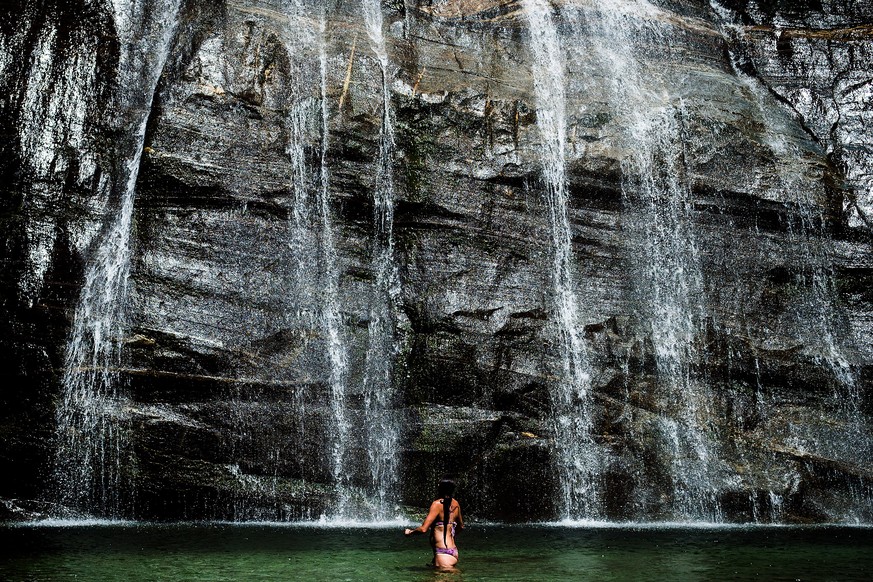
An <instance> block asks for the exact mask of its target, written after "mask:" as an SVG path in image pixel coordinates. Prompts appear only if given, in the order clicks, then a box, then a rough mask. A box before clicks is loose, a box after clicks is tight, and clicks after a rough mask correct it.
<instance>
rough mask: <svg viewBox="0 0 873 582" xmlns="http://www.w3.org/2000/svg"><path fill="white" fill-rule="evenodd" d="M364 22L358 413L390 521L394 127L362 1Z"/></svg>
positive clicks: (369, 14) (382, 515)
mask: <svg viewBox="0 0 873 582" xmlns="http://www.w3.org/2000/svg"><path fill="white" fill-rule="evenodd" d="M363 11H364V21H365V24H366V29H367V35H368V36H369V38H370V45H371V48H372V50H373V52H374V53H375V54H376V58H377V59H378V60H379V67H380V72H381V76H382V123H381V127H380V132H379V166H378V170H377V174H376V183H375V185H374V220H375V242H374V249H373V259H372V269H373V273H374V275H375V279H376V280H375V289H374V293H373V300H372V303H371V306H370V321H369V325H368V336H369V346H368V349H367V358H366V371H365V377H364V409H365V410H364V411H365V416H366V418H365V423H366V426H364V427H363V431H364V434H366V441H365V447H366V449H367V457H368V465H369V469H370V486H371V488H372V490H371V492H372V493H373V494H374V495H375V496H376V501H375V506H374V514H375V517H376V518H378V519H386V518H388V517H391V516H390V514H389V512H390V510H391V507H390V506H389V500H390V499H391V498H392V494H393V490H394V488H395V484H396V479H397V470H398V462H397V461H398V459H397V451H398V441H399V438H400V434H399V427H398V422H397V418H396V412H395V407H396V402H395V383H394V378H393V370H394V356H395V353H394V352H395V344H394V315H393V309H392V305H393V302H394V298H395V297H396V296H397V294H398V293H399V290H398V284H399V283H398V280H397V274H396V272H395V266H394V178H393V162H394V121H393V118H392V110H391V95H390V90H389V68H388V67H389V63H388V51H387V48H386V45H385V36H384V34H383V31H382V28H383V22H382V11H381V3H380V2H379V0H363Z"/></svg>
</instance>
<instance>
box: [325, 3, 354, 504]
mask: <svg viewBox="0 0 873 582" xmlns="http://www.w3.org/2000/svg"><path fill="white" fill-rule="evenodd" d="M319 33H320V42H319V77H320V79H321V83H320V87H321V160H320V161H321V167H320V171H319V190H318V209H319V213H320V215H321V251H322V254H321V259H322V266H321V269H320V272H321V273H322V276H323V281H324V284H323V285H322V288H323V289H324V297H323V301H324V303H323V306H322V324H323V326H324V333H325V336H326V337H327V340H328V345H327V348H328V355H329V358H330V395H331V399H330V402H331V414H332V416H333V428H334V431H333V434H332V435H331V440H330V461H331V467H330V469H331V475H332V476H333V479H334V482H335V483H337V484H338V485H339V501H338V504H337V509H336V512H337V514H338V515H339V516H345V515H346V513H347V511H348V502H349V500H348V494H347V491H348V489H349V487H348V471H346V463H347V462H348V461H347V458H346V457H347V454H348V453H347V450H346V445H347V441H348V438H349V431H350V426H349V420H348V411H347V402H346V377H347V376H346V375H347V371H348V356H347V353H348V352H347V348H346V340H345V338H344V337H343V335H342V320H341V316H340V310H339V272H338V268H337V254H336V247H335V243H334V234H333V218H332V216H331V211H330V172H329V167H328V161H327V155H328V151H329V148H330V110H329V109H328V101H327V9H326V8H325V7H322V10H321V18H320V25H319Z"/></svg>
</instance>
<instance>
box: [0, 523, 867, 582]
mask: <svg viewBox="0 0 873 582" xmlns="http://www.w3.org/2000/svg"><path fill="white" fill-rule="evenodd" d="M0 544H2V545H0V547H2V548H3V552H2V553H0V580H15V581H17V580H27V581H41V580H72V579H75V580H124V581H125V582H133V581H138V580H186V581H197V580H209V581H225V580H240V581H243V580H245V581H249V580H298V579H300V580H303V579H306V580H340V581H345V580H353V581H356V580H380V581H395V580H396V581H401V580H402V581H440V582H443V581H445V582H448V581H454V580H459V581H460V580H464V581H474V580H483V581H489V580H536V581H545V582H549V581H557V580H561V581H563V580H598V581H600V580H871V579H873V552H871V551H870V550H871V548H873V529H871V528H853V527H809V528H797V527H766V528H765V527H756V528H737V527H733V528H706V527H697V528H683V527H671V528H654V527H640V526H637V527H608V528H603V527H572V528H571V527H560V526H554V527H550V526H476V525H473V526H472V527H470V528H468V530H466V531H464V532H462V533H461V534H459V536H458V545H459V546H460V549H461V562H460V566H461V568H460V572H457V573H451V574H446V573H436V572H434V571H432V570H431V569H430V568H428V567H427V565H426V564H427V562H428V561H429V560H430V557H431V555H430V548H429V546H428V543H427V539H426V537H425V536H416V537H413V538H405V537H404V536H403V535H402V533H401V530H400V528H391V529H373V528H353V527H350V528H342V527H333V528H320V527H311V526H301V525H292V526H281V525H246V526H240V525H231V524H217V525H216V524H213V525H163V526H162V525H137V524H128V525H117V524H116V525H96V526H95V525H90V526H77V525H71V526H59V525H53V526H45V525H42V526H13V527H3V528H0Z"/></svg>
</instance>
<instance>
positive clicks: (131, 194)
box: [54, 0, 179, 516]
mask: <svg viewBox="0 0 873 582" xmlns="http://www.w3.org/2000/svg"><path fill="white" fill-rule="evenodd" d="M150 4H153V3H150ZM113 6H114V8H115V10H116V13H115V23H116V30H117V31H118V34H119V38H120V39H121V47H122V48H121V58H120V63H119V66H118V70H119V78H118V80H117V88H118V91H119V95H118V108H117V111H120V112H122V115H127V114H129V115H130V117H129V118H122V119H121V120H119V121H121V122H122V123H124V121H125V119H126V120H128V121H129V122H130V125H129V126H127V127H125V129H126V130H127V131H128V132H129V136H130V142H129V143H130V150H129V151H127V152H126V160H125V161H124V163H123V164H122V165H121V167H120V168H119V169H118V172H117V175H116V176H114V184H113V190H112V191H113V193H114V194H117V195H118V197H119V198H120V207H119V208H118V212H117V214H116V215H115V217H114V218H113V219H112V220H111V222H110V224H109V225H108V228H107V230H106V231H105V235H104V237H103V239H102V240H101V241H100V244H99V246H98V247H97V250H96V251H95V253H94V255H93V256H92V257H91V258H90V260H89V261H88V265H87V268H86V271H85V281H84V285H83V287H82V291H81V294H80V297H79V303H78V306H77V308H76V312H75V315H74V318H73V327H72V331H71V335H70V342H69V345H68V347H67V353H66V359H65V364H64V374H63V394H62V399H61V402H60V403H59V406H58V410H57V436H56V438H57V452H56V463H55V472H54V477H55V485H56V487H57V492H58V495H59V498H60V502H61V503H63V504H65V505H70V506H76V507H79V508H82V509H84V510H87V511H96V512H98V513H100V514H104V515H109V516H119V515H120V514H121V512H122V511H123V510H124V509H125V507H124V503H123V502H124V500H123V499H122V494H123V491H125V489H126V487H128V486H129V484H128V483H127V482H126V476H125V475H124V471H125V457H126V455H128V454H129V452H128V451H127V450H126V443H125V438H124V428H123V424H124V422H125V418H124V417H125V399H124V397H123V395H122V394H120V393H119V390H118V384H117V377H116V372H115V370H116V368H117V366H118V364H119V361H120V357H121V344H122V336H123V332H124V315H125V307H126V303H127V296H128V277H129V274H130V228H131V220H132V217H133V206H134V198H135V194H136V180H137V176H138V173H139V164H140V158H141V156H142V146H143V140H144V138H145V131H146V123H147V121H148V114H149V111H150V110H151V100H152V97H153V95H154V93H155V90H156V87H157V82H158V78H159V77H160V73H161V71H162V70H163V68H164V63H165V61H166V59H167V55H168V53H169V48H170V41H171V39H172V35H173V32H174V23H175V22H176V14H177V13H178V9H179V0H164V1H162V2H161V3H160V4H159V5H158V6H149V7H146V6H144V5H141V4H139V3H136V1H135V0H134V3H133V4H132V5H131V4H128V3H127V2H123V1H122V0H117V1H116V2H114V4H113ZM131 87H140V88H142V91H138V90H131V89H130V88H131Z"/></svg>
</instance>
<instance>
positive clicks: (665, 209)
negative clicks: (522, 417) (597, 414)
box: [581, 0, 722, 521]
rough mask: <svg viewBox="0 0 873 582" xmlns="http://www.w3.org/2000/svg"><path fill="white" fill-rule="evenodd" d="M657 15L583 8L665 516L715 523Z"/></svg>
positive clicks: (689, 265) (691, 273)
mask: <svg viewBox="0 0 873 582" xmlns="http://www.w3.org/2000/svg"><path fill="white" fill-rule="evenodd" d="M660 14H661V9H660V8H658V7H656V6H654V5H652V4H650V3H648V2H647V1H645V0H595V1H594V2H592V3H591V4H590V5H587V6H586V7H584V8H582V14H581V17H582V18H583V19H584V25H582V26H584V27H586V28H587V32H588V33H589V34H590V37H591V38H592V42H594V43H595V45H594V47H593V55H594V58H595V59H596V60H597V62H598V65H599V66H600V67H602V69H603V75H604V77H605V79H606V81H604V82H605V83H606V87H605V93H606V95H607V98H608V100H609V107H610V110H611V111H613V112H614V114H615V115H616V116H618V117H619V118H620V119H621V122H620V127H624V128H626V129H625V130H624V132H623V133H622V134H621V135H619V136H618V139H619V140H620V144H618V145H620V147H622V148H623V149H624V150H625V152H626V153H625V154H624V157H623V159H622V160H621V168H622V175H623V178H622V191H623V195H624V199H625V203H626V204H627V205H628V207H629V208H630V209H632V212H633V218H632V219H630V220H629V222H628V224H627V228H628V230H629V231H630V233H631V234H632V236H633V237H634V240H635V242H636V245H637V246H636V249H637V251H636V253H635V256H634V257H633V261H632V262H633V263H634V264H635V287H636V293H637V303H638V305H639V309H640V314H639V318H640V321H641V322H642V323H643V324H644V333H645V336H647V340H648V341H649V342H651V345H652V347H653V349H654V355H655V363H656V368H657V375H658V385H657V388H656V390H657V394H655V396H656V398H657V399H658V401H659V405H660V408H661V410H662V412H661V414H660V416H659V420H658V422H657V429H656V432H657V433H658V434H657V435H655V438H656V439H657V440H658V441H660V443H661V449H662V455H663V457H665V459H666V460H667V465H668V467H667V469H668V471H669V474H670V477H671V480H672V486H673V487H672V488H673V490H674V495H673V498H672V500H671V507H670V509H669V512H670V513H672V514H673V515H675V516H677V517H681V518H687V519H705V520H710V521H720V520H721V519H722V517H721V510H720V507H719V501H718V491H719V483H718V480H717V471H718V469H719V467H718V465H717V463H718V454H717V450H716V445H715V440H714V438H713V436H714V435H713V431H714V430H715V429H714V427H713V426H712V417H713V414H712V412H711V411H710V409H709V407H710V404H711V402H712V400H713V396H712V394H711V393H710V390H709V389H708V388H707V386H706V385H705V383H704V382H701V381H698V380H697V379H696V378H695V369H696V365H697V364H698V362H699V358H700V354H699V353H698V348H697V347H696V339H697V336H698V335H699V330H700V327H701V324H702V319H703V317H704V314H705V306H704V305H705V304H704V297H703V276H702V270H701V266H700V260H699V256H698V255H699V253H698V249H697V241H696V236H695V233H694V228H693V217H692V199H691V192H690V188H689V186H688V184H687V182H686V180H685V178H684V145H683V144H684V140H685V136H684V135H683V131H684V129H683V125H684V122H683V118H684V115H685V114H684V106H683V104H682V102H681V101H679V100H676V99H673V98H671V97H670V95H669V92H668V86H667V85H666V83H665V82H664V81H663V74H664V73H663V72H662V71H658V70H654V69H653V68H652V67H651V66H650V67H649V68H646V63H645V55H646V52H645V46H644V43H646V42H651V43H653V44H658V45H663V44H666V42H667V41H666V39H665V38H664V37H663V34H664V33H663V31H662V30H661V29H660V28H659V26H662V25H660V24H658V23H659V22H669V19H667V18H659V16H660Z"/></svg>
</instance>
